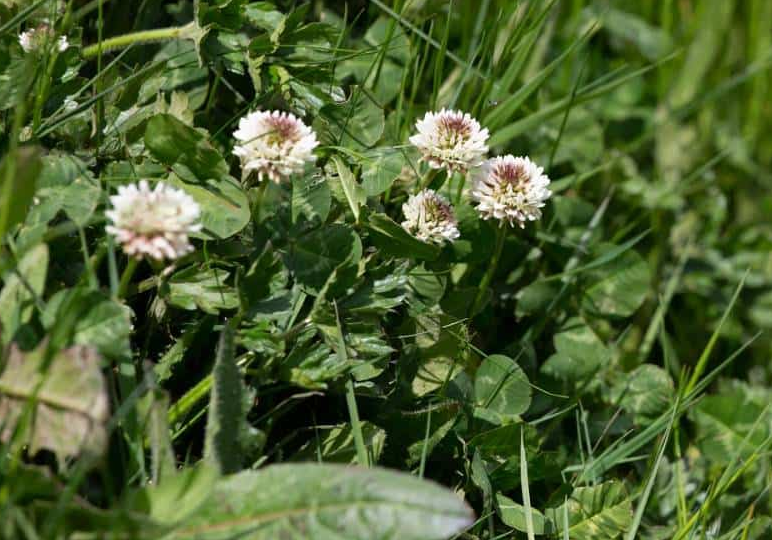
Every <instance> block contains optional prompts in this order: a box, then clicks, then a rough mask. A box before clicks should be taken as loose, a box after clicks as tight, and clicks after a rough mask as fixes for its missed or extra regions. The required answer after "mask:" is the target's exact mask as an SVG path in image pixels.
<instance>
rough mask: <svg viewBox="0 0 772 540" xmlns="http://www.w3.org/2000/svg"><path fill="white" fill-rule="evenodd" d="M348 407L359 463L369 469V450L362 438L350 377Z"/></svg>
mask: <svg viewBox="0 0 772 540" xmlns="http://www.w3.org/2000/svg"><path fill="white" fill-rule="evenodd" d="M346 405H348V414H349V417H350V418H351V431H352V432H353V433H354V446H356V449H357V461H358V462H359V465H360V466H362V467H369V466H370V462H369V460H368V458H367V449H366V448H365V439H364V437H363V436H362V423H361V422H360V420H359V410H358V409H357V398H356V396H355V395H354V381H353V379H352V378H351V377H349V379H348V381H347V382H346Z"/></svg>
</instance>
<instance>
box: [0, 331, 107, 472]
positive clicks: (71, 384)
mask: <svg viewBox="0 0 772 540" xmlns="http://www.w3.org/2000/svg"><path fill="white" fill-rule="evenodd" d="M49 356H50V355H49V352H48V351H47V346H46V343H43V344H42V345H40V346H39V347H38V348H37V349H36V350H34V351H32V352H29V353H23V352H22V351H21V350H20V349H19V348H18V347H17V346H16V345H15V344H12V345H11V348H10V351H9V354H8V358H7V361H6V364H5V368H4V370H3V373H2V375H0V418H2V419H3V422H2V426H0V440H2V441H4V442H8V441H10V440H11V437H12V435H13V434H14V430H16V429H18V430H19V432H18V433H17V438H16V441H18V442H20V443H21V444H24V445H29V451H30V454H33V455H34V454H35V453H36V452H37V451H38V450H40V449H43V448H45V449H48V450H51V451H53V452H55V453H56V455H57V456H58V457H59V459H60V461H63V460H64V458H65V457H68V456H77V455H79V454H82V453H88V454H90V455H100V454H102V453H103V452H104V450H105V448H106V446H107V430H106V427H105V424H106V422H107V420H108V417H109V411H110V407H109V401H108V395H107V383H106V381H105V379H104V377H103V376H102V370H101V365H100V364H101V358H100V356H99V354H98V353H97V352H96V350H95V349H93V348H91V347H84V346H75V347H71V348H69V349H65V350H63V351H61V352H59V353H56V354H54V355H53V356H52V357H49ZM30 400H34V402H31V401H30Z"/></svg>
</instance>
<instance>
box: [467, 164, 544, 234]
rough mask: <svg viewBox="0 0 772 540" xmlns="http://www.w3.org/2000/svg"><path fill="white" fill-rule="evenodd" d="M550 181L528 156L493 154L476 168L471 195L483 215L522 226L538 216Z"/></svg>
mask: <svg viewBox="0 0 772 540" xmlns="http://www.w3.org/2000/svg"><path fill="white" fill-rule="evenodd" d="M549 183H550V179H549V178H548V177H547V175H545V174H544V169H543V168H541V167H539V166H538V165H536V164H535V163H534V162H532V161H531V160H530V159H529V158H527V157H514V156H511V155H507V156H503V157H495V158H493V159H489V160H488V161H486V162H485V163H483V165H482V167H480V169H479V170H478V171H477V172H476V174H475V176H474V185H473V187H472V198H473V199H474V200H475V201H476V202H477V211H478V212H479V213H480V215H481V216H482V217H483V219H498V220H501V221H507V222H509V224H510V225H514V224H515V223H517V224H518V225H520V227H525V223H526V222H527V221H534V220H537V219H539V218H540V217H541V208H543V207H544V204H545V202H546V200H547V199H549V198H550V196H551V195H552V192H551V191H550V190H549V189H547V187H548V186H549Z"/></svg>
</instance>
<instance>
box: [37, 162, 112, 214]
mask: <svg viewBox="0 0 772 540" xmlns="http://www.w3.org/2000/svg"><path fill="white" fill-rule="evenodd" d="M36 195H37V197H38V199H40V201H41V204H44V203H46V202H47V203H48V204H50V205H52V206H53V207H54V208H56V209H57V210H58V209H60V208H61V209H62V210H64V212H65V213H66V214H67V217H68V218H70V219H71V220H72V221H74V222H75V223H77V224H78V225H79V226H81V227H84V226H86V225H87V224H88V222H89V221H90V220H91V217H92V216H93V215H94V211H95V210H96V208H97V205H99V201H100V197H101V195H102V188H101V187H100V185H99V182H98V181H97V179H96V178H94V175H93V174H91V171H89V170H88V168H87V167H86V164H85V163H84V162H83V161H81V160H80V159H78V158H77V157H75V156H71V155H68V154H60V155H56V154H55V155H49V156H46V157H44V158H43V170H42V171H41V173H40V177H39V178H38V191H37V193H36Z"/></svg>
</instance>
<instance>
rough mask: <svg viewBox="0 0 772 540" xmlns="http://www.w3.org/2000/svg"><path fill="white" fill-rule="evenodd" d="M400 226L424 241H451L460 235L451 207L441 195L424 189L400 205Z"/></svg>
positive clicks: (436, 242) (438, 242)
mask: <svg viewBox="0 0 772 540" xmlns="http://www.w3.org/2000/svg"><path fill="white" fill-rule="evenodd" d="M402 213H403V214H405V221H403V222H402V227H403V228H404V229H405V230H406V231H407V232H409V233H410V234H412V235H413V236H415V237H416V238H418V239H419V240H423V241H424V242H434V243H435V244H442V243H443V242H452V241H453V240H455V239H456V238H458V237H459V236H460V233H459V232H458V222H457V221H456V217H455V216H454V215H453V207H452V206H451V205H450V203H449V202H448V201H447V200H445V198H444V197H443V196H442V195H438V194H437V193H435V192H434V191H433V190H431V189H425V190H423V191H421V192H420V193H418V194H416V195H411V196H410V198H409V199H408V200H407V202H406V203H405V204H403V205H402Z"/></svg>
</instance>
